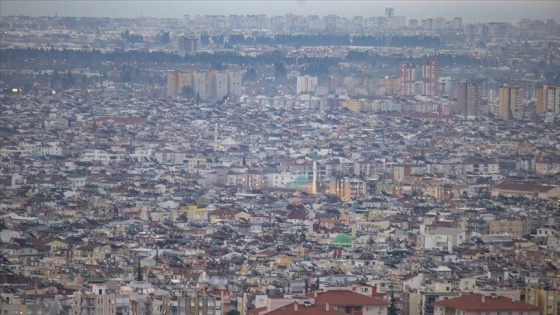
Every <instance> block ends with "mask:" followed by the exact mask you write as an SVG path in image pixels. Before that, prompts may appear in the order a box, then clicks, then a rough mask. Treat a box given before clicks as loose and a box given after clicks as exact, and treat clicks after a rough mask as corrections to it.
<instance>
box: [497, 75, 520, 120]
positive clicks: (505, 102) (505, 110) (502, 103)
mask: <svg viewBox="0 0 560 315" xmlns="http://www.w3.org/2000/svg"><path fill="white" fill-rule="evenodd" d="M498 115H499V116H500V118H502V119H503V120H512V119H518V118H521V117H522V116H523V89H522V88H521V86H520V85H518V84H513V83H506V84H503V85H502V86H500V90H499V95H498Z"/></svg>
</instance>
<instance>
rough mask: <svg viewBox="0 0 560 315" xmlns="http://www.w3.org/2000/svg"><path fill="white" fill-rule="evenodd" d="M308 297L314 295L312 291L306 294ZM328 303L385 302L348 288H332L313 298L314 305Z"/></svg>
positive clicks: (372, 303)
mask: <svg viewBox="0 0 560 315" xmlns="http://www.w3.org/2000/svg"><path fill="white" fill-rule="evenodd" d="M307 296H308V297H314V293H309V294H307ZM327 303H329V304H330V305H336V306H364V305H379V306H386V305H387V302H385V301H381V300H378V299H376V298H372V297H369V296H366V295H363V294H360V293H356V292H353V291H348V290H332V291H327V292H323V293H318V294H317V297H316V298H315V304H316V305H325V304H327Z"/></svg>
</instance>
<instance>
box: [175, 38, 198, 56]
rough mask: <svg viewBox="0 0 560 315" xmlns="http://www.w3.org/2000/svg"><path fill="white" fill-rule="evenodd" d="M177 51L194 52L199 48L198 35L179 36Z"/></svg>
mask: <svg viewBox="0 0 560 315" xmlns="http://www.w3.org/2000/svg"><path fill="white" fill-rule="evenodd" d="M177 44H178V48H179V52H181V53H187V54H194V53H196V52H197V51H198V50H199V49H200V37H198V36H192V35H191V36H181V37H179V39H178V43H177Z"/></svg>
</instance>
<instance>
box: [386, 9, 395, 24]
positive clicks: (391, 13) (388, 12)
mask: <svg viewBox="0 0 560 315" xmlns="http://www.w3.org/2000/svg"><path fill="white" fill-rule="evenodd" d="M393 16H395V9H393V8H385V19H386V20H387V21H390V20H391V19H392V18H393Z"/></svg>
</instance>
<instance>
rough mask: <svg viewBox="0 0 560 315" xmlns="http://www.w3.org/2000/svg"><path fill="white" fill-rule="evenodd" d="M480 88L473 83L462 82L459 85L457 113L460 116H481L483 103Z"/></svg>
mask: <svg viewBox="0 0 560 315" xmlns="http://www.w3.org/2000/svg"><path fill="white" fill-rule="evenodd" d="M481 99H482V98H481V93H480V87H479V86H478V85H476V84H474V83H472V82H468V81H462V82H459V84H458V85H457V106H456V108H455V112H456V113H457V114H458V115H465V116H467V115H473V116H478V115H480V103H481Z"/></svg>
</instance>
